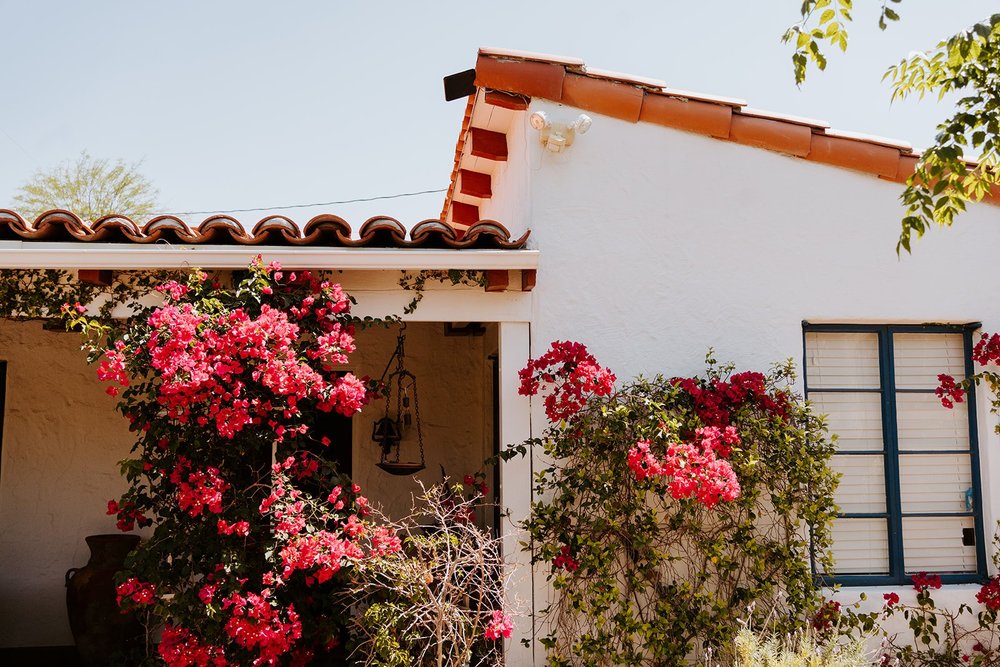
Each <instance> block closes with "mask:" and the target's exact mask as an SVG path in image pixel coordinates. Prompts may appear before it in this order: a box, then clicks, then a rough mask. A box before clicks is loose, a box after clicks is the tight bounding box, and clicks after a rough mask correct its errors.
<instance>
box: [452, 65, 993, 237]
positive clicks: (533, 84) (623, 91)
mask: <svg viewBox="0 0 1000 667" xmlns="http://www.w3.org/2000/svg"><path fill="white" fill-rule="evenodd" d="M476 85H477V86H480V87H485V88H489V89H490V90H488V91H486V93H485V94H486V97H487V98H488V101H489V102H490V103H493V104H498V105H499V106H505V103H508V102H510V101H511V100H518V102H517V103H516V104H512V105H509V106H505V108H510V109H514V110H518V111H520V110H524V109H525V108H527V104H526V102H527V101H530V98H531V97H539V98H543V99H547V100H552V101H555V102H561V103H564V104H569V105H572V106H576V107H578V108H580V109H585V110H589V111H593V112H595V113H600V114H603V115H608V116H612V117H615V118H624V119H627V120H631V121H635V120H639V121H643V122H650V123H655V124H658V125H664V126H667V127H673V128H677V129H680V130H685V131H688V132H695V133H698V134H703V135H708V136H712V137H717V138H722V139H729V140H731V141H734V142H737V143H742V144H745V145H748V146H754V147H757V148H763V149H767V150H772V151H778V152H781V153H786V154H789V155H794V156H797V157H801V158H806V159H809V160H811V161H814V162H819V163H821V164H827V165H831V166H836V167H842V168H847V169H853V170H857V171H862V172H865V173H869V174H872V175H875V176H878V177H879V178H881V179H884V180H889V181H893V182H900V183H901V182H905V180H906V178H907V177H908V176H909V175H910V174H912V173H913V169H914V165H915V164H916V162H917V158H918V156H916V155H915V154H914V153H913V150H912V148H911V147H910V145H909V144H908V143H906V142H902V141H898V140H895V139H888V138H884V137H876V136H871V135H863V134H857V133H852V132H844V131H840V130H832V129H829V126H828V124H827V123H826V122H825V121H820V120H814V119H809V118H801V117H797V116H789V115H785V114H778V113H773V112H768V111H762V110H759V109H751V108H746V102H745V101H743V100H740V99H735V98H730V97H720V96H715V95H705V94H703V93H693V92H689V91H685V90H679V89H673V88H668V87H665V86H662V82H660V81H656V80H651V79H646V78H644V77H632V76H629V75H622V74H617V73H614V72H604V71H602V70H595V69H588V68H587V67H586V65H585V64H584V62H583V61H582V60H579V59H576V58H565V57H561V56H548V55H544V54H538V53H528V52H521V51H504V50H500V49H480V51H479V57H478V59H477V61H476ZM661 86H662V87H661ZM474 98H475V96H473V97H472V98H470V103H469V107H467V110H466V117H465V119H464V121H463V125H462V131H461V135H460V139H459V142H458V147H457V150H456V154H455V166H454V170H453V172H452V187H451V188H450V189H449V192H448V195H447V196H446V198H445V204H444V210H443V211H442V220H445V219H447V215H448V212H449V210H450V209H451V206H452V198H453V194H454V188H455V185H456V183H457V182H458V180H459V179H458V174H459V170H460V169H461V158H462V153H463V148H464V141H465V137H466V135H467V132H468V128H469V124H470V122H471V121H470V115H471V111H472V107H473V103H474ZM519 98H520V99H524V100H525V103H523V104H522V103H521V101H520V99H519ZM637 102H638V105H637ZM637 106H638V110H637ZM987 200H989V201H994V198H993V197H992V196H990V197H987ZM997 201H1000V196H998V198H997ZM452 216H453V219H454V218H455V214H454V212H452ZM456 222H457V220H456Z"/></svg>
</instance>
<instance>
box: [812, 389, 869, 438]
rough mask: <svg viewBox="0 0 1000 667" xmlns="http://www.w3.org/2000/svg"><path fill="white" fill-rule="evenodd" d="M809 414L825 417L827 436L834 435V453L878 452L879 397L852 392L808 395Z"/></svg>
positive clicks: (821, 392) (815, 392)
mask: <svg viewBox="0 0 1000 667" xmlns="http://www.w3.org/2000/svg"><path fill="white" fill-rule="evenodd" d="M809 400H810V401H812V403H813V412H817V413H819V414H825V415H827V426H828V427H829V429H830V433H836V434H837V436H838V438H837V449H838V450H840V451H844V452H851V451H854V452H856V451H864V450H867V451H882V448H883V444H882V395H881V394H872V393H863V394H861V393H858V394H855V393H853V392H836V393H833V392H823V391H814V392H810V393H809Z"/></svg>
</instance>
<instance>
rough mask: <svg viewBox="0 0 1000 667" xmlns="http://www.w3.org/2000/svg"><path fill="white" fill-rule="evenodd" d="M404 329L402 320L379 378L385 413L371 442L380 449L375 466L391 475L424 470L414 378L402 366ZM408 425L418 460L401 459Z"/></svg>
mask: <svg viewBox="0 0 1000 667" xmlns="http://www.w3.org/2000/svg"><path fill="white" fill-rule="evenodd" d="M405 331H406V323H405V322H403V324H401V325H400V327H399V335H398V336H397V338H396V349H395V351H394V352H393V353H392V356H391V357H389V363H387V364H386V365H385V370H384V371H382V377H381V378H380V380H379V384H380V385H381V386H382V387H384V389H383V391H384V393H385V416H383V417H381V418H379V419H378V420H376V421H375V423H374V424H373V425H372V442H374V443H375V444H376V445H378V446H379V447H380V448H381V449H382V457H381V460H380V461H379V463H378V467H379V468H381V469H382V470H384V471H386V472H387V473H389V474H390V475H412V474H414V473H418V472H420V471H421V470H423V469H424V433H423V428H422V424H421V423H420V403H419V402H418V401H417V378H416V376H414V375H413V373H411V372H410V371H408V370H406V369H405V368H403V359H404V358H405V357H406V352H405V350H404V347H403V346H404V344H405V342H406V335H405V333H404V332H405ZM393 361H395V362H396V369H395V370H394V371H392V372H391V373H390V372H389V369H390V368H391V367H392V362H393ZM393 401H395V404H394V403H393ZM411 402H412V407H411V405H410V404H411ZM393 408H395V410H393ZM410 426H415V427H416V432H417V444H418V445H419V447H420V460H419V461H400V460H399V445H400V443H401V442H402V441H403V432H404V430H405V429H407V428H408V427H410Z"/></svg>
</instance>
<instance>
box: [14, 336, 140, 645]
mask: <svg viewBox="0 0 1000 667" xmlns="http://www.w3.org/2000/svg"><path fill="white" fill-rule="evenodd" d="M0 359H3V360H5V361H6V362H7V394H6V410H5V414H4V428H3V458H2V460H0V647H5V646H47V645H60V644H72V643H73V642H72V638H71V636H70V632H69V623H68V621H67V619H66V588H65V585H64V579H63V577H64V574H65V572H66V570H68V569H69V568H71V567H80V566H82V565H84V564H85V563H86V562H87V559H88V558H89V556H90V550H89V549H88V548H87V545H86V543H85V542H84V540H83V538H84V537H85V536H86V535H92V534H95V533H113V532H116V529H115V519H114V517H109V516H106V515H105V513H104V509H105V508H106V506H107V502H108V499H110V498H114V497H117V496H118V495H120V494H121V493H122V491H124V489H125V485H124V483H123V481H122V480H121V478H120V477H119V476H118V466H117V462H118V461H120V460H121V459H123V458H125V457H126V456H127V455H128V451H129V447H130V446H131V443H132V438H131V436H130V434H129V432H128V428H127V422H125V420H124V419H123V418H122V417H121V416H120V415H118V414H116V413H115V412H114V406H115V400H114V399H112V398H111V397H110V396H108V395H106V394H105V393H104V390H103V386H102V385H101V384H100V383H98V382H97V380H96V377H95V376H94V369H93V368H92V367H89V366H87V363H86V358H85V355H84V353H83V352H81V351H80V339H79V337H78V336H76V335H74V334H68V333H62V332H50V331H43V330H42V325H41V323H40V322H24V323H15V322H7V321H0Z"/></svg>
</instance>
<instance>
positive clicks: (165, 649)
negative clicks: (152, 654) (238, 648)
mask: <svg viewBox="0 0 1000 667" xmlns="http://www.w3.org/2000/svg"><path fill="white" fill-rule="evenodd" d="M159 653H160V657H161V658H163V662H164V663H166V665H167V667H226V666H227V665H228V664H229V663H228V662H227V661H226V652H225V650H224V649H222V648H221V647H219V646H212V645H211V644H202V643H201V642H200V641H198V638H197V637H195V636H194V634H192V633H191V631H190V630H187V629H186V628H182V627H177V626H173V625H170V624H167V626H166V627H164V628H163V636H162V638H161V639H160V646H159Z"/></svg>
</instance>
